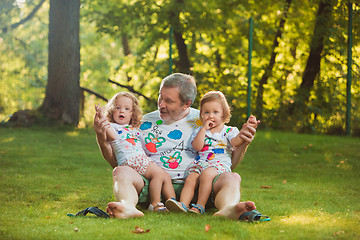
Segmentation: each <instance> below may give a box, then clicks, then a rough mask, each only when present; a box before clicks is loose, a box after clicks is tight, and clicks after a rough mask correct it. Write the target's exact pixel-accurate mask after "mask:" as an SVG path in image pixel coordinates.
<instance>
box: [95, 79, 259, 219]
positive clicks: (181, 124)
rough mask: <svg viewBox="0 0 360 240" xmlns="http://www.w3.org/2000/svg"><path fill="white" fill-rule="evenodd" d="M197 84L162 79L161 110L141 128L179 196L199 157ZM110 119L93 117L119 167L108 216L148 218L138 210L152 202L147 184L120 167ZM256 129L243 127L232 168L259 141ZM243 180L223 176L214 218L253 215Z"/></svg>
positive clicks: (106, 153)
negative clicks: (194, 141)
mask: <svg viewBox="0 0 360 240" xmlns="http://www.w3.org/2000/svg"><path fill="white" fill-rule="evenodd" d="M196 92H197V90H196V82H195V79H194V78H193V77H192V76H190V75H185V74H181V73H174V74H171V75H169V76H167V77H166V78H164V79H163V81H162V83H161V86H160V91H159V98H158V110H157V111H154V112H151V113H149V114H146V115H145V116H144V119H143V124H142V125H141V128H140V129H141V130H142V131H143V138H142V142H143V146H144V149H145V151H146V153H147V154H148V155H149V156H150V158H151V159H152V160H153V161H154V162H155V163H156V164H157V165H158V166H160V167H162V168H163V169H165V170H166V171H167V172H168V173H169V174H170V176H171V178H172V180H173V186H174V189H175V191H176V193H177V195H179V194H180V192H181V189H182V186H183V182H184V173H185V169H186V168H187V167H188V165H189V164H190V163H191V162H192V161H193V160H194V158H195V156H196V152H195V150H194V149H193V148H192V146H191V143H190V136H191V134H192V132H193V131H194V129H195V128H196V127H198V123H199V111H198V110H196V109H194V108H191V107H190V106H191V105H192V103H193V102H194V99H195V97H196ZM104 125H105V119H99V116H98V115H97V114H96V115H95V118H94V129H95V132H96V136H97V142H98V145H99V147H100V150H101V152H102V154H103V157H104V158H105V159H106V161H107V162H108V163H109V164H110V165H111V166H112V167H113V168H114V171H113V180H114V187H113V189H114V196H115V198H116V200H117V202H110V203H109V204H108V207H107V212H108V213H109V215H110V216H112V217H116V218H131V217H141V216H143V213H142V212H141V211H139V210H138V209H137V208H136V205H137V204H138V203H141V202H146V201H147V200H148V181H147V180H146V179H144V178H142V176H141V175H139V174H138V173H137V172H136V171H135V170H133V169H132V168H130V167H127V166H117V162H116V160H115V156H114V153H113V151H112V148H111V145H110V144H109V143H108V142H107V141H106V140H105V137H104ZM255 133H256V129H255V128H254V127H251V126H249V125H247V124H244V125H243V127H242V128H241V130H240V134H239V137H241V138H242V139H244V140H245V141H244V143H243V144H242V145H240V146H239V147H238V148H236V149H235V150H234V152H233V157H232V169H234V168H235V166H236V165H237V164H238V163H239V162H240V161H241V160H242V158H243V157H244V154H245V152H246V149H247V147H248V145H249V144H250V143H251V142H252V140H253V139H254V136H255ZM240 182H241V178H240V175H239V174H237V173H234V172H231V173H223V174H221V175H219V176H217V177H216V178H215V180H214V182H213V192H212V197H211V198H212V199H213V203H214V205H215V207H216V208H217V209H218V210H219V211H217V212H216V213H215V214H214V215H218V216H224V217H228V218H231V219H237V218H239V216H240V215H241V214H242V213H244V212H248V211H252V210H254V209H255V208H256V207H255V204H254V203H253V202H250V201H248V202H240Z"/></svg>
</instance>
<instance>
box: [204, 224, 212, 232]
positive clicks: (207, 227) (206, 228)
mask: <svg viewBox="0 0 360 240" xmlns="http://www.w3.org/2000/svg"><path fill="white" fill-rule="evenodd" d="M210 228H211V226H210V225H209V224H206V225H205V232H207V231H209V230H210Z"/></svg>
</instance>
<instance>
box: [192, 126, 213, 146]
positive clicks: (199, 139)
mask: <svg viewBox="0 0 360 240" xmlns="http://www.w3.org/2000/svg"><path fill="white" fill-rule="evenodd" d="M212 124H213V123H212V121H210V120H207V121H205V122H204V125H203V126H202V127H201V128H200V131H199V132H198V134H197V135H196V137H195V138H194V140H193V141H192V143H191V145H192V147H193V148H194V149H195V150H196V151H197V152H199V151H200V150H201V149H203V148H204V145H205V144H204V141H205V133H206V131H207V130H208V129H210V126H211V125H212Z"/></svg>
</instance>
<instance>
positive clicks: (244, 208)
mask: <svg viewBox="0 0 360 240" xmlns="http://www.w3.org/2000/svg"><path fill="white" fill-rule="evenodd" d="M255 209H256V207H255V203H253V202H250V201H247V202H240V203H237V204H235V205H234V206H229V207H225V208H223V209H221V210H219V211H218V212H216V213H214V215H215V216H222V217H227V218H230V219H238V218H239V217H240V215H241V214H243V213H244V212H249V211H252V210H255Z"/></svg>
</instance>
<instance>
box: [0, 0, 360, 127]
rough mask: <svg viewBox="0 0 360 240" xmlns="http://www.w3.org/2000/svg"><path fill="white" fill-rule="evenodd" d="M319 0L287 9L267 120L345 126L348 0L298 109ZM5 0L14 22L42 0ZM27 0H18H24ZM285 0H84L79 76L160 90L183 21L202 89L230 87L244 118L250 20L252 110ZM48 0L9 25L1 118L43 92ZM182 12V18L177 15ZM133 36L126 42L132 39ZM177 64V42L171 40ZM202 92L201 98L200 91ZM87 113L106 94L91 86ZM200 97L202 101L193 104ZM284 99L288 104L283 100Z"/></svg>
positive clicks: (357, 49) (336, 15) (111, 88)
mask: <svg viewBox="0 0 360 240" xmlns="http://www.w3.org/2000/svg"><path fill="white" fill-rule="evenodd" d="M319 1H322V0H306V1H292V4H291V6H290V9H289V14H288V15H287V19H286V23H285V26H284V31H283V34H282V36H281V39H278V41H279V46H278V47H277V48H276V49H275V51H276V52H277V57H276V62H275V65H274V67H273V71H272V74H271V77H270V78H269V79H268V83H267V84H265V85H264V109H263V119H261V120H262V124H261V127H264V128H273V129H288V130H296V131H303V132H320V133H326V132H328V131H331V129H333V128H335V129H336V128H338V129H343V130H342V131H344V128H345V113H346V76H347V67H346V61H347V46H346V44H347V38H348V33H347V31H348V29H347V24H348V6H347V3H348V1H345V0H341V1H337V4H336V5H335V7H334V11H333V12H332V21H331V23H330V27H329V32H330V35H329V37H327V38H326V39H325V43H324V50H323V54H322V59H321V65H320V67H321V69H320V74H319V75H318V76H317V78H316V79H315V83H314V88H313V89H311V90H310V101H309V103H308V104H307V106H306V112H305V114H304V115H303V114H302V115H301V116H300V118H299V119H293V118H291V117H292V116H291V114H290V112H289V107H291V104H292V103H293V102H294V101H295V98H294V97H295V95H296V91H297V89H298V88H299V85H300V83H301V80H302V76H303V72H304V69H305V66H306V61H307V57H308V55H309V44H310V40H311V37H312V33H313V29H314V24H315V16H316V12H317V7H318V4H319ZM6 2H7V4H6V5H4V6H5V7H4V8H3V9H2V11H1V13H0V19H1V20H4V21H2V22H4V23H5V25H6V26H9V25H11V24H12V23H14V22H17V21H19V20H20V19H22V18H23V16H26V14H28V13H29V12H30V11H31V9H32V8H33V6H34V5H36V3H37V1H35V0H32V1H30V0H28V1H25V3H24V4H23V5H13V3H14V2H15V1H6ZM19 2H20V1H19ZM285 3H286V1H285V0H282V1H276V2H274V1H270V0H262V1H260V2H259V1H253V0H250V1H243V0H230V1H229V0H228V1H225V0H210V1H200V0H194V1H184V0H160V1H158V0H157V1H155V0H151V1H146V2H144V1H138V0H133V1H127V0H114V1H104V0H94V1H89V0H83V1H82V6H81V14H82V17H81V21H80V22H81V33H80V35H81V86H82V87H85V88H88V89H91V90H93V91H95V92H97V93H99V94H101V95H103V96H105V97H106V98H110V97H111V96H112V95H113V94H114V93H115V92H117V91H124V90H126V89H125V88H119V87H118V86H115V85H113V84H110V83H109V82H108V79H111V80H114V81H116V82H119V83H121V84H123V85H128V86H131V87H133V88H134V89H135V90H136V91H138V92H141V93H142V94H144V95H145V96H147V97H149V98H152V99H156V98H157V92H158V86H159V83H160V81H161V79H162V78H163V77H165V76H166V75H167V74H168V72H169V70H168V66H169V29H170V27H171V26H173V27H175V28H176V29H178V30H179V31H181V34H182V37H183V38H184V40H185V43H186V45H187V52H188V57H189V61H190V64H191V70H192V73H193V75H194V76H195V77H196V78H197V81H198V92H199V97H201V96H202V95H203V94H204V93H205V92H207V91H209V90H213V89H216V90H220V91H223V92H224V93H225V94H226V96H227V97H228V100H229V102H230V103H231V104H232V108H233V117H232V121H231V124H233V125H240V123H241V122H244V120H245V118H246V96H247V93H246V89H247V81H248V79H247V73H248V69H247V65H248V59H247V57H248V34H249V33H248V31H249V30H248V20H249V18H250V17H252V18H253V19H254V42H253V48H254V49H253V54H252V55H253V59H252V67H253V68H252V76H253V78H252V89H253V90H254V91H253V92H252V106H251V107H252V111H253V112H254V111H255V110H256V109H255V107H256V106H255V95H256V89H257V87H258V84H259V81H260V79H261V76H262V75H263V73H264V70H265V69H266V66H267V65H268V63H269V61H270V56H271V52H272V45H273V41H274V36H275V34H276V31H277V27H278V24H279V21H280V18H281V16H282V11H283V9H284V5H285ZM353 7H354V13H353V72H352V73H353V75H352V76H353V78H352V91H351V92H352V131H353V134H356V133H357V132H359V130H358V129H360V125H359V122H360V120H359V119H360V110H359V106H360V104H359V101H360V92H359V91H360V90H359V89H360V86H359V84H360V83H359V72H360V55H359V53H360V45H359V44H360V34H359V31H360V30H359V29H360V14H359V11H360V5H359V4H358V3H354V4H353ZM47 11H48V3H45V4H44V6H43V7H42V8H41V9H40V10H39V11H38V13H37V14H36V15H35V17H34V18H32V19H31V20H30V21H28V22H26V23H25V24H23V25H21V26H19V27H18V28H16V29H14V30H12V31H9V32H7V33H6V34H1V36H0V41H1V42H2V43H4V44H0V49H1V56H0V58H1V60H2V61H1V63H0V69H1V72H2V78H1V82H4V83H5V84H2V85H4V86H5V87H4V88H2V89H0V120H1V119H4V118H5V117H6V116H7V115H9V114H11V113H12V112H14V111H16V110H17V109H25V108H37V107H38V106H39V104H40V103H41V102H42V98H43V96H44V86H45V85H46V78H47V77H46V65H47V47H46V46H47V38H46V35H47V21H48V20H47V18H48V16H47ZM174 16H178V18H176V17H174ZM125 43H127V45H126V44H125ZM172 58H173V59H174V63H175V67H174V68H173V69H172V70H173V71H178V69H177V68H176V66H177V65H176V63H177V62H178V61H179V55H178V49H176V48H175V44H173V55H172ZM199 97H198V98H197V99H199ZM85 99H86V101H85V106H84V112H83V113H84V118H83V121H82V122H81V124H80V126H85V125H87V124H91V119H92V114H93V105H94V104H95V103H96V102H100V101H101V100H99V99H96V98H95V96H94V95H91V94H90V95H89V94H88V93H85ZM140 100H141V103H142V106H143V109H144V112H148V111H151V110H154V109H155V108H156V105H155V104H154V102H148V101H145V100H144V99H143V98H142V97H140ZM194 106H195V107H197V106H198V105H197V102H196V103H195V105H194ZM284 106H285V107H284Z"/></svg>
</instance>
